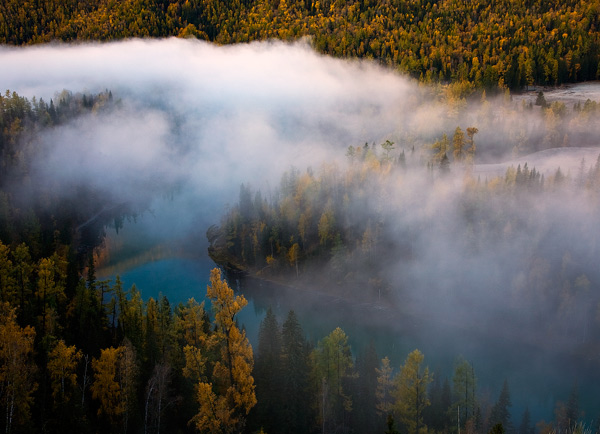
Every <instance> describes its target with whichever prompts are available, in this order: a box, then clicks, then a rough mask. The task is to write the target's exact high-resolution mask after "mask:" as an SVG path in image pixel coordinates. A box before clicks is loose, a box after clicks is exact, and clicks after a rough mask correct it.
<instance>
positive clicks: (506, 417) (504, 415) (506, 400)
mask: <svg viewBox="0 0 600 434" xmlns="http://www.w3.org/2000/svg"><path fill="white" fill-rule="evenodd" d="M511 405H512V404H511V402H510V391H509V390H508V381H507V380H504V383H503V385H502V390H501V391H500V396H499V397H498V401H496V403H495V404H494V406H493V407H492V411H491V414H490V425H491V426H492V427H493V426H495V425H497V424H501V425H502V426H503V427H504V429H505V430H507V431H511V426H512V425H511V421H510V411H509V409H508V408H509V407H510V406H511Z"/></svg>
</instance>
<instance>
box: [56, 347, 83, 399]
mask: <svg viewBox="0 0 600 434" xmlns="http://www.w3.org/2000/svg"><path fill="white" fill-rule="evenodd" d="M81 356H82V354H81V351H78V350H77V348H75V346H74V345H72V346H67V345H66V344H65V341H63V340H62V339H61V340H59V341H58V342H57V343H56V345H55V346H54V348H53V349H52V351H50V354H49V355H48V372H49V374H50V382H51V386H52V397H53V398H54V402H55V403H56V404H60V403H63V402H66V401H68V400H69V399H70V397H71V393H72V391H73V390H74V388H75V387H76V386H77V365H78V363H79V360H80V359H81Z"/></svg>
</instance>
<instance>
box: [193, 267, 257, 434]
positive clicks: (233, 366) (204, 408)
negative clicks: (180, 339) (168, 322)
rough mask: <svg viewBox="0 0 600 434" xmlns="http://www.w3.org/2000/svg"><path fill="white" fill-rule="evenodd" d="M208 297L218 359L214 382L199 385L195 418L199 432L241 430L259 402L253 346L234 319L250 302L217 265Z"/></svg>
mask: <svg viewBox="0 0 600 434" xmlns="http://www.w3.org/2000/svg"><path fill="white" fill-rule="evenodd" d="M207 296H208V298H210V300H211V304H212V308H213V312H214V318H215V319H214V328H215V332H214V334H213V335H212V337H211V345H212V347H213V348H214V349H215V351H216V357H217V360H216V362H215V363H214V365H213V370H212V378H211V380H212V381H202V380H201V381H200V382H199V383H198V385H197V395H196V397H197V400H198V403H199V405H200V408H199V411H198V413H197V414H196V416H195V417H194V419H193V421H194V423H195V425H196V427H197V428H198V430H200V431H205V432H211V433H233V432H239V431H241V430H242V429H243V427H244V424H245V420H246V416H247V415H248V412H249V411H250V409H251V408H252V407H254V405H256V396H255V393H254V388H255V386H254V378H253V377H252V375H251V374H252V367H253V364H254V361H253V356H252V347H251V346H250V343H249V342H248V338H247V337H246V333H245V331H242V330H240V329H239V328H238V326H237V324H236V321H235V320H236V315H237V314H238V313H239V311H240V310H241V309H242V308H243V307H244V306H246V304H247V303H248V302H247V301H246V299H245V298H244V296H243V295H239V296H235V294H234V292H233V289H231V288H230V287H229V285H228V284H227V282H226V281H225V280H222V279H221V271H220V270H219V269H218V268H214V269H213V270H212V271H211V274H210V285H208V287H207Z"/></svg>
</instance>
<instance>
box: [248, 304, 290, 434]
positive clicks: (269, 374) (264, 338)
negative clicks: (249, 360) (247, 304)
mask: <svg viewBox="0 0 600 434" xmlns="http://www.w3.org/2000/svg"><path fill="white" fill-rule="evenodd" d="M281 359H282V346H281V331H280V329H279V324H278V323H277V318H275V315H274V314H273V311H272V310H271V308H269V309H268V310H267V314H266V316H265V318H264V319H263V320H262V321H261V323H260V330H259V333H258V350H257V352H256V360H255V364H254V380H255V381H256V399H257V401H258V404H257V406H256V412H257V422H258V424H259V426H261V427H262V428H264V429H265V430H266V432H268V433H276V432H281V430H282V428H283V416H282V414H281V410H282V406H281V399H282V397H283V393H282V387H283V380H284V378H283V375H282V369H281V368H282V363H281Z"/></svg>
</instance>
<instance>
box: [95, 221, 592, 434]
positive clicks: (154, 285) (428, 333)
mask: <svg viewBox="0 0 600 434" xmlns="http://www.w3.org/2000/svg"><path fill="white" fill-rule="evenodd" d="M142 222H143V219H142ZM130 232H134V233H135V232H136V231H135V225H129V226H128V225H126V226H125V227H124V228H123V229H122V230H121V231H120V233H119V234H116V233H114V232H112V231H111V232H110V233H109V239H114V238H119V237H123V238H124V239H126V240H127V239H128V237H129V236H130V235H131V234H130ZM130 247H131V246H130ZM204 252H206V250H204ZM131 264H132V262H131V261H123V262H122V263H116V264H113V265H112V266H111V267H109V268H105V269H100V270H99V271H98V275H99V278H101V279H105V278H111V279H114V277H116V275H119V277H120V278H121V280H122V281H123V284H124V288H130V287H131V285H134V284H135V285H136V287H137V288H138V289H139V290H140V291H141V294H142V298H143V299H144V300H147V299H148V298H149V297H154V298H156V297H158V296H159V295H160V294H163V295H166V296H167V298H168V299H169V301H170V302H171V305H172V306H175V305H176V304H178V303H183V302H185V301H186V300H187V299H189V298H191V297H193V298H195V299H196V300H197V301H202V300H205V299H204V297H205V295H206V286H207V285H208V277H209V274H210V270H211V269H212V268H214V267H215V264H214V263H213V262H212V261H211V259H210V258H209V257H208V256H207V255H206V253H204V254H200V255H198V256H197V257H195V258H190V257H189V256H183V257H182V256H166V257H162V258H158V259H156V260H148V261H146V262H141V263H139V262H138V263H137V264H136V265H131ZM107 272H109V273H110V274H106V273H107ZM230 286H232V287H234V288H236V289H237V290H238V291H240V292H242V293H243V294H244V296H245V297H246V298H247V299H248V305H247V306H246V307H245V308H244V309H243V310H242V311H241V312H240V314H239V315H238V321H239V323H240V325H242V326H243V327H244V328H245V329H246V333H247V334H248V337H249V339H250V342H251V344H252V346H253V348H254V350H255V351H256V348H257V345H258V331H259V326H260V322H261V321H262V319H263V318H264V316H265V313H266V311H267V309H268V308H269V307H271V308H272V309H273V312H274V313H275V315H276V316H277V319H278V321H279V323H280V324H281V323H282V322H283V321H284V320H285V317H286V315H287V313H288V312H289V310H292V309H293V310H294V311H295V313H296V314H297V316H298V319H299V321H300V324H301V325H302V328H303V330H304V332H305V334H306V336H307V338H308V340H309V341H310V342H311V343H312V344H314V345H316V343H317V341H319V340H320V339H322V338H323V337H325V336H326V335H327V334H329V333H330V332H331V331H332V330H334V329H335V328H336V327H341V328H342V329H343V330H344V331H345V333H346V334H347V335H348V337H349V342H350V344H351V347H352V351H353V353H354V355H355V356H356V355H357V354H359V353H360V352H361V351H366V349H367V348H368V347H369V345H370V344H373V345H374V346H375V349H376V351H377V355H378V358H379V359H381V358H383V357H385V356H387V357H389V358H390V361H391V364H392V366H393V367H394V369H395V372H397V370H398V368H399V367H400V365H401V364H402V363H404V359H405V358H406V356H407V355H408V354H409V353H410V352H411V351H412V350H414V349H416V348H418V349H419V350H421V351H422V352H423V354H424V355H425V364H426V365H427V366H429V368H430V370H431V371H432V372H433V373H434V376H435V377H439V379H440V380H441V381H442V382H443V381H444V379H445V378H448V379H449V380H450V382H452V375H453V370H454V362H455V359H456V358H457V357H458V356H459V355H462V356H463V357H464V358H465V359H466V360H468V361H469V362H471V363H472V364H473V366H474V369H475V375H476V377H477V388H478V392H477V394H478V399H479V400H480V401H481V402H482V403H483V404H489V405H493V403H494V402H495V401H496V400H497V398H498V395H499V393H500V389H501V387H502V383H503V381H504V379H507V380H508V384H509V388H510V393H511V401H512V407H511V408H510V411H511V417H512V422H513V425H514V426H515V427H516V428H518V426H519V423H520V421H521V417H522V415H523V412H524V411H525V408H526V407H528V408H529V411H530V413H531V418H532V422H533V423H534V424H535V423H537V422H538V421H541V420H545V421H549V420H552V419H553V418H554V409H555V405H556V402H557V401H562V402H566V401H567V400H568V399H569V395H570V393H571V391H572V389H573V387H574V386H577V387H578V393H579V405H580V408H581V410H582V411H583V412H584V415H585V417H584V420H585V421H586V423H588V424H595V423H596V420H597V416H598V414H599V408H598V400H597V392H598V385H599V384H600V371H598V369H596V365H597V363H598V360H584V359H581V358H579V357H578V356H577V355H575V354H568V353H563V352H560V351H558V350H555V349H554V348H553V347H552V346H548V345H544V343H542V342H532V341H531V340H528V339H526V338H524V339H522V340H519V339H515V336H514V335H503V333H502V331H501V329H500V328H499V329H496V330H494V329H492V328H487V327H482V328H476V327H466V326H464V325H459V324H450V323H448V322H447V320H444V319H441V318H436V317H432V316H419V315H418V314H416V313H410V312H402V309H401V307H400V308H399V309H398V310H396V309H391V308H389V307H384V306H382V305H378V304H377V303H354V302H351V301H349V300H346V299H342V298H339V297H335V296H329V295H326V294H324V293H322V292H319V289H320V288H315V291H302V290H296V289H294V288H293V287H289V286H281V285H277V284H275V283H271V282H267V281H261V280H257V279H253V278H247V279H244V280H243V281H241V282H240V281H236V282H230ZM205 303H206V306H207V308H209V306H210V304H209V301H208V300H205Z"/></svg>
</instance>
